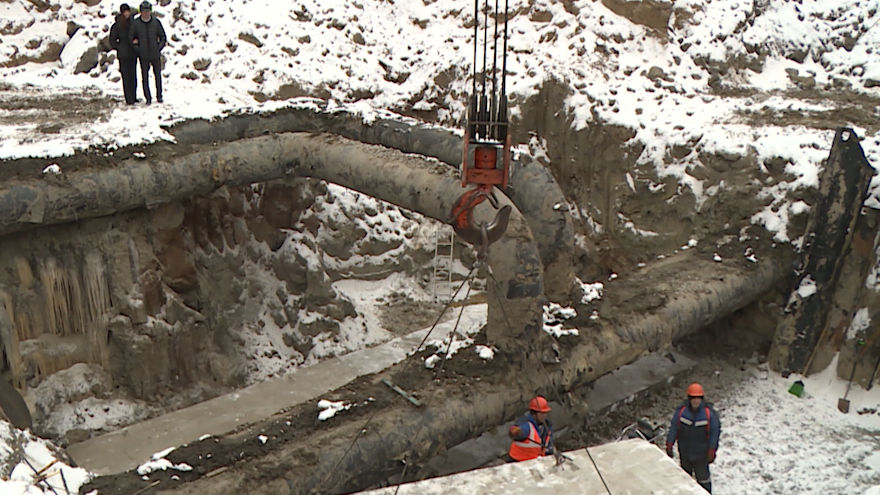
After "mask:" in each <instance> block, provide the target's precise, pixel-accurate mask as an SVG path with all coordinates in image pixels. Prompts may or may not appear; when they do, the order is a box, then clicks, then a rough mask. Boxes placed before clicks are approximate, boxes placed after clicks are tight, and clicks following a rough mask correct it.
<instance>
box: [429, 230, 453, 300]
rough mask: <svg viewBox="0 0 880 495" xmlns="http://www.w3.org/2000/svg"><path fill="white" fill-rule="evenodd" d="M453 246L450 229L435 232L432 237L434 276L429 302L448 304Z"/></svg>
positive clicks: (450, 289)
mask: <svg viewBox="0 0 880 495" xmlns="http://www.w3.org/2000/svg"><path fill="white" fill-rule="evenodd" d="M454 244H455V233H454V232H453V231H452V229H451V228H445V229H441V230H438V231H437V235H436V236H435V237H434V276H433V277H432V278H431V300H432V301H434V302H449V297H450V296H451V291H452V267H453V266H454V263H455V258H454V257H453V256H452V247H453V245H454ZM441 286H442V287H441Z"/></svg>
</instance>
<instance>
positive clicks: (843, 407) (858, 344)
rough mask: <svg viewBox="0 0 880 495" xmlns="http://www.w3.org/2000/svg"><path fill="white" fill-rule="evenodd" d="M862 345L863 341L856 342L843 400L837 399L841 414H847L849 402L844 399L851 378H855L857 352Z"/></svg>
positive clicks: (857, 361) (847, 392)
mask: <svg viewBox="0 0 880 495" xmlns="http://www.w3.org/2000/svg"><path fill="white" fill-rule="evenodd" d="M863 345H865V340H864V339H859V341H858V342H856V352H855V354H854V355H853V366H852V371H851V372H850V373H849V383H847V384H846V392H845V393H844V394H843V398H842V399H837V409H838V410H839V411H840V412H842V413H843V414H846V413H848V412H849V400H847V398H846V397H847V396H848V395H849V389H850V387H852V381H853V377H854V376H856V365H857V364H859V350H860V349H861V347H862V346H863Z"/></svg>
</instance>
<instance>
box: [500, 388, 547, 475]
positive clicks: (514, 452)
mask: <svg viewBox="0 0 880 495" xmlns="http://www.w3.org/2000/svg"><path fill="white" fill-rule="evenodd" d="M549 412H550V404H548V403H547V399H545V398H543V397H541V396H540V395H539V396H537V397H535V398H534V399H532V400H531V401H529V413H528V414H526V415H524V416H522V417H521V418H519V419H517V420H516V423H514V425H513V426H511V427H510V430H509V432H508V433H509V434H510V438H511V439H512V440H513V441H512V442H511V444H510V451H508V456H510V459H511V460H513V461H527V460H529V459H537V458H538V457H541V456H543V455H552V454H553V425H552V424H551V423H550V420H549V419H547V413H549Z"/></svg>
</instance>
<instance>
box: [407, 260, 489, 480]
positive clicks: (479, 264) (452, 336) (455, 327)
mask: <svg viewBox="0 0 880 495" xmlns="http://www.w3.org/2000/svg"><path fill="white" fill-rule="evenodd" d="M484 264H485V257H483V258H482V259H481V260H479V261H478V262H477V264H476V265H474V268H473V270H471V273H474V274H475V272H477V271H478V270H479V268H481V267H482V266H483V265H484ZM471 286H472V284H470V283H469V284H468V290H467V292H466V293H465V295H464V299H465V301H467V298H468V297H470V295H471ZM457 293H458V292H456V294H457ZM454 300H455V296H452V299H451V300H450V304H451V303H452V301H454ZM464 308H465V306H462V307H461V310H460V311H459V312H458V318H456V320H455V325H453V327H452V330H450V331H449V345H448V346H447V347H446V352H445V353H444V355H443V363H442V364H441V365H440V370H443V369H445V366H446V360H447V359H449V355H450V352H451V351H452V342H453V340H454V339H455V332H456V331H458V324H459V322H460V321H461V315H463V314H464ZM436 393H437V389H434V391H433V392H431V394H430V395H428V400H430V399H431V398H433V397H434V394H436ZM424 427H425V418H424V416H423V417H422V422H421V423H420V424H419V428H418V429H417V430H416V432H415V434H414V435H413V436H412V437H410V441H409V448H410V449H412V445H413V443H414V442H415V441H416V439H417V438H419V434H420V433H421V432H422V428H424ZM407 467H409V463H408V462H407V460H406V457H404V459H403V472H402V473H400V482H399V483H398V484H397V487H396V488H395V489H394V495H397V492H399V491H400V487H401V486H403V482H404V480H405V478H406V469H407Z"/></svg>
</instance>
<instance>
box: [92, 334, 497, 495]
mask: <svg viewBox="0 0 880 495" xmlns="http://www.w3.org/2000/svg"><path fill="white" fill-rule="evenodd" d="M475 340H476V343H478V344H479V343H484V344H485V343H486V340H485V333H481V334H479V335H477V336H476V338H475ZM433 352H434V349H433V348H430V347H429V348H428V349H426V350H423V351H422V352H420V353H418V354H416V355H415V356H413V358H411V359H409V360H407V361H405V362H403V363H401V364H399V365H397V366H395V367H393V368H391V369H390V370H387V371H385V372H382V373H378V374H376V375H369V376H364V377H361V378H359V379H357V380H355V381H354V382H351V383H349V384H348V385H346V386H344V387H342V388H340V389H337V390H335V391H333V392H331V393H329V394H325V395H324V396H323V399H327V400H333V401H344V402H345V403H347V404H351V405H352V407H351V408H350V409H349V410H347V411H343V412H340V413H338V414H337V416H335V417H333V418H331V419H329V420H327V421H320V420H319V419H318V411H319V409H318V407H317V403H318V400H312V401H309V402H307V403H304V404H300V405H297V406H295V407H292V408H290V409H289V410H286V411H281V412H279V414H277V415H276V416H274V417H273V418H270V419H269V420H267V421H264V422H261V423H258V424H253V425H247V426H243V427H241V428H239V429H238V430H235V431H233V432H230V433H228V434H226V435H223V436H222V437H211V438H207V439H205V440H202V441H199V442H196V443H194V444H191V445H187V446H183V447H180V448H178V449H177V450H175V451H174V452H172V453H171V454H169V455H168V456H166V458H167V459H168V460H169V461H171V462H172V463H175V464H178V463H182V462H183V463H186V464H188V465H190V466H192V468H193V470H192V471H189V472H180V471H174V470H168V471H157V472H154V473H152V474H150V476H149V480H148V481H147V480H144V479H142V478H141V477H140V476H138V475H137V474H136V473H134V472H129V473H124V474H120V475H114V476H103V477H99V478H97V479H95V480H93V481H92V482H91V483H90V484H88V485H86V486H84V487H83V488H82V490H81V491H82V493H88V492H89V491H91V490H98V491H99V493H101V494H102V495H116V494H118V495H130V494H131V493H134V492H138V490H144V491H142V492H139V493H143V494H150V493H156V492H157V491H158V490H161V489H164V490H168V489H171V488H173V487H174V486H176V485H179V484H181V483H184V482H187V481H192V480H195V479H198V478H201V477H203V476H207V477H211V476H213V475H214V474H219V473H220V472H223V471H226V470H228V469H237V470H244V472H247V471H249V470H250V468H249V467H248V464H249V461H251V460H254V459H256V458H261V457H265V456H267V455H269V454H270V453H271V451H272V450H273V449H275V448H281V447H282V446H285V445H289V444H291V443H295V442H297V441H298V440H302V439H303V438H304V437H310V438H316V437H317V438H320V436H321V434H322V433H331V432H332V431H333V430H336V429H343V431H344V430H346V429H348V430H352V431H353V432H356V431H359V430H360V428H365V429H368V430H369V431H370V432H378V433H379V434H381V432H382V431H383V430H385V429H388V428H391V427H393V426H394V425H393V424H382V422H381V421H380V420H378V419H375V420H374V418H372V417H371V416H372V413H373V411H375V410H376V409H377V408H379V409H383V408H384V407H385V406H388V405H392V407H396V408H411V407H414V406H412V405H411V404H409V403H408V402H407V401H406V399H404V398H403V397H402V396H401V395H399V394H397V393H396V392H394V391H392V390H391V389H390V388H389V387H388V386H386V385H385V384H383V383H382V382H381V380H382V379H383V378H389V379H390V380H392V381H393V382H394V384H396V385H398V386H399V387H401V388H403V389H404V390H408V391H415V392H412V395H413V396H414V397H416V398H417V399H419V400H422V401H427V402H429V403H430V401H432V400H435V399H438V398H440V397H442V396H443V395H444V394H464V395H469V394H473V393H479V390H480V389H481V388H483V387H492V386H493V385H498V384H499V383H501V381H502V380H507V379H509V378H510V371H511V370H510V369H509V368H508V366H507V365H506V363H504V362H502V361H500V360H495V361H486V360H483V359H481V358H480V357H479V356H477V355H476V354H475V353H473V352H465V351H463V352H460V353H459V354H457V355H456V356H455V357H454V358H453V359H450V360H448V361H446V362H445V363H440V364H438V365H437V366H436V367H435V368H434V369H427V368H426V367H425V366H424V359H425V357H427V356H429V355H431V354H433ZM261 435H263V436H265V437H267V438H268V440H267V441H266V443H265V444H263V443H262V442H261V441H260V440H259V437H260V436H261ZM349 439H351V440H353V439H354V437H353V436H348V437H346V439H345V441H346V442H348V441H349ZM327 447H328V448H329V447H330V446H329V445H328V446H327ZM298 461H299V463H300V464H301V465H302V466H303V469H304V470H310V469H311V468H310V466H316V465H317V464H318V462H319V459H318V455H317V454H316V453H315V452H309V451H308V450H307V449H306V450H303V455H302V457H301V458H299V459H298ZM393 474H396V473H394V472H391V471H389V472H388V473H387V475H388V476H391V475H393ZM284 475H289V473H270V472H263V473H260V474H259V476H260V477H265V478H271V477H273V476H277V477H281V476H284ZM156 481H159V483H158V484H156V485H155V486H152V487H151V485H153V484H154V483H155V482H156Z"/></svg>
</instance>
